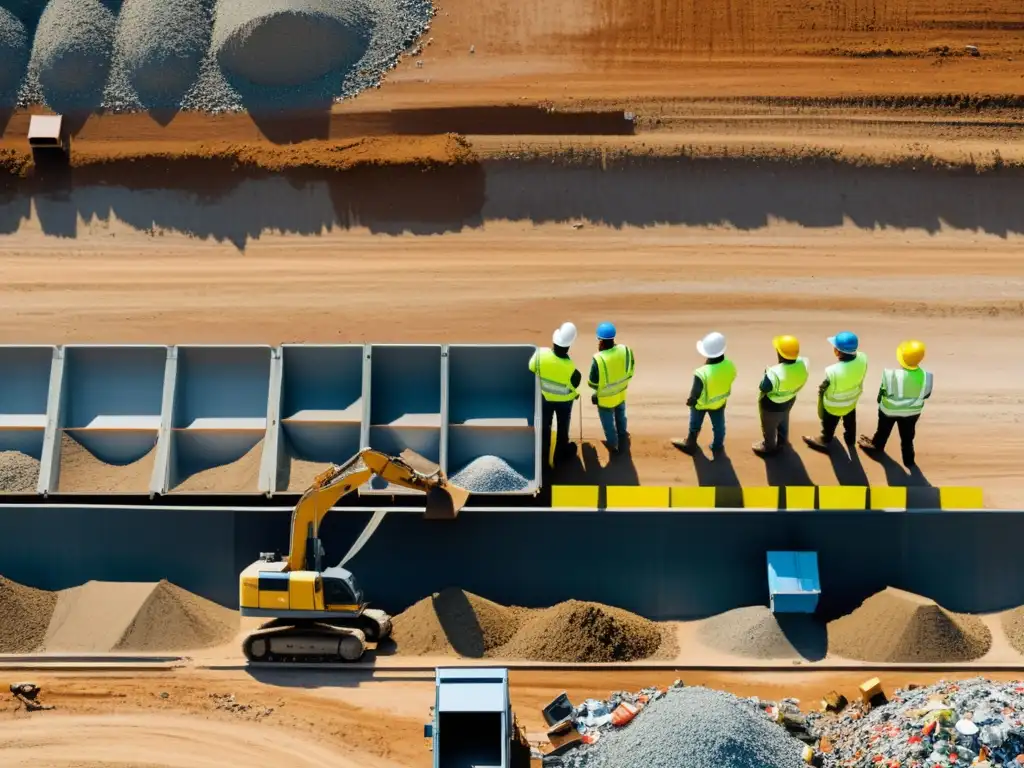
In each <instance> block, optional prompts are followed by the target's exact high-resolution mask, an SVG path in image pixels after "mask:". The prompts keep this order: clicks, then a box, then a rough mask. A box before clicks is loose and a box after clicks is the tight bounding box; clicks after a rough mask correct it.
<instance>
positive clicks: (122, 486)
mask: <svg viewBox="0 0 1024 768" xmlns="http://www.w3.org/2000/svg"><path fill="white" fill-rule="evenodd" d="M155 462H156V433H155V432H154V433H153V447H152V448H150V450H149V451H148V452H147V453H146V454H145V455H144V456H143V457H142V458H141V459H138V460H136V461H133V462H131V463H130V464H122V465H118V464H108V463H107V462H105V461H103V460H102V459H100V458H97V457H96V456H95V455H93V454H92V453H91V452H90V451H89V449H88V448H86V447H85V446H84V445H82V444H81V443H79V442H78V441H77V440H75V439H74V438H73V437H71V435H70V434H68V433H67V432H65V433H64V434H62V435H61V438H60V474H59V476H58V478H57V490H58V491H60V492H61V493H148V492H149V486H150V483H151V482H152V479H153V466H154V464H155Z"/></svg>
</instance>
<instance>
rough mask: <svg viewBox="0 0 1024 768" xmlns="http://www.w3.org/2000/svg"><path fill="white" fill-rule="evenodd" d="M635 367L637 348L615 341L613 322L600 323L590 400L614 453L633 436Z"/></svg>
mask: <svg viewBox="0 0 1024 768" xmlns="http://www.w3.org/2000/svg"><path fill="white" fill-rule="evenodd" d="M635 369H636V359H635V358H634V357H633V350H631V349H630V348H629V347H627V346H626V345H625V344H616V343H615V326H614V325H612V324H611V323H601V324H600V325H599V326H597V353H596V354H595V355H594V361H593V362H592V363H591V364H590V379H589V381H588V382H587V383H588V384H589V385H590V388H591V389H592V390H594V394H593V395H592V396H591V398H590V400H591V402H592V403H594V405H596V406H597V415H598V416H599V417H600V419H601V427H602V429H604V442H605V445H606V446H608V452H609V453H612V454H615V453H618V452H619V451H620V450H621V449H622V448H624V447H625V444H626V441H627V440H628V439H629V431H628V430H627V428H626V391H627V390H628V389H629V382H630V381H631V380H632V378H633V371H634V370H635Z"/></svg>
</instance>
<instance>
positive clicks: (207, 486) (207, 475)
mask: <svg viewBox="0 0 1024 768" xmlns="http://www.w3.org/2000/svg"><path fill="white" fill-rule="evenodd" d="M262 458H263V441H262V440H260V441H259V442H258V443H256V445H254V446H253V447H252V448H250V449H249V451H248V452H247V453H246V454H245V455H244V456H242V458H240V459H238V460H237V461H233V462H231V463H230V464H222V465H221V466H219V467H210V469H204V470H203V471H202V472H196V473H195V474H194V475H191V476H190V477H188V478H187V479H186V480H185V481H184V482H182V483H180V484H178V485H177V486H175V487H174V489H173V490H174V492H175V493H179V492H190V493H255V492H256V491H258V490H259V481H260V461H261V460H262Z"/></svg>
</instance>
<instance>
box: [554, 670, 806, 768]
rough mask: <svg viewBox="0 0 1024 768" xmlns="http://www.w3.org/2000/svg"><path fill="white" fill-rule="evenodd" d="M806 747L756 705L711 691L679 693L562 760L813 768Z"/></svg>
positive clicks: (663, 767) (650, 767) (643, 767)
mask: <svg viewBox="0 0 1024 768" xmlns="http://www.w3.org/2000/svg"><path fill="white" fill-rule="evenodd" d="M803 748H804V745H803V744H802V743H801V742H800V741H798V740H797V739H795V738H793V737H792V736H790V735H789V734H788V733H786V731H785V730H784V729H783V728H782V727H781V726H778V725H776V724H775V723H773V722H771V721H770V720H768V718H767V717H766V716H765V715H764V714H763V713H761V712H759V711H758V709H757V706H756V704H754V703H753V702H751V701H748V700H745V699H738V698H736V697H735V696H733V695H731V694H728V693H723V692H721V691H712V690H709V689H707V688H699V687H695V688H673V689H670V690H669V691H668V693H667V694H666V695H665V696H663V697H662V698H660V699H658V700H656V701H652V702H651V703H650V704H648V705H647V706H646V707H645V708H644V709H643V710H642V711H641V712H640V713H639V714H638V715H637V716H636V717H635V718H634V720H633V721H632V722H631V723H629V724H628V725H625V726H623V727H621V728H610V729H608V730H604V731H602V733H601V738H600V739H599V740H598V741H597V742H596V743H595V744H593V745H588V746H582V747H579V748H577V749H575V750H573V751H572V752H570V753H568V754H567V755H565V756H563V757H562V758H561V764H562V766H564V767H565V768H807V767H806V763H804V761H803V759H802V753H803Z"/></svg>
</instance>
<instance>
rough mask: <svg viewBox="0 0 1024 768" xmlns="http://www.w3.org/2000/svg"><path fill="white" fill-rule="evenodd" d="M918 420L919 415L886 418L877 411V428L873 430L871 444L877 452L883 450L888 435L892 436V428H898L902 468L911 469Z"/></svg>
mask: <svg viewBox="0 0 1024 768" xmlns="http://www.w3.org/2000/svg"><path fill="white" fill-rule="evenodd" d="M920 418H921V414H919V413H915V414H914V415H913V416H886V415H885V414H884V413H882V412H881V411H879V412H878V428H877V429H876V430H875V436H874V437H872V438H871V442H872V443H873V444H874V446H875V447H876V448H877V449H878V450H880V451H881V450H884V449H885V444H886V443H887V442H888V441H889V435H891V434H892V428H893V427H899V430H900V448H901V449H902V452H903V466H905V467H912V466H914V436H915V435H916V434H917V420H918V419H920Z"/></svg>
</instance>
